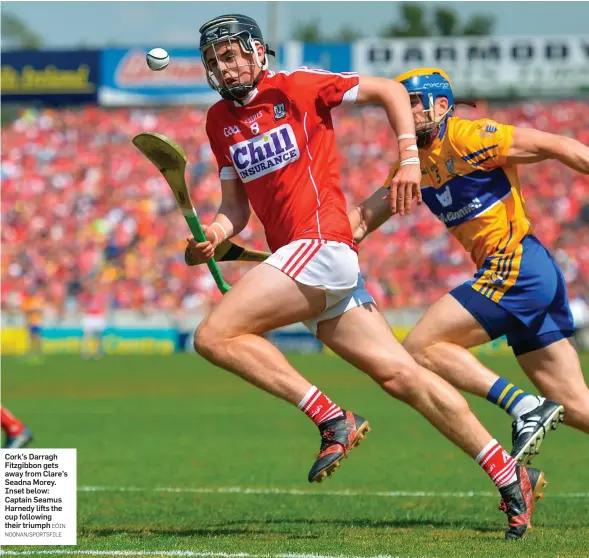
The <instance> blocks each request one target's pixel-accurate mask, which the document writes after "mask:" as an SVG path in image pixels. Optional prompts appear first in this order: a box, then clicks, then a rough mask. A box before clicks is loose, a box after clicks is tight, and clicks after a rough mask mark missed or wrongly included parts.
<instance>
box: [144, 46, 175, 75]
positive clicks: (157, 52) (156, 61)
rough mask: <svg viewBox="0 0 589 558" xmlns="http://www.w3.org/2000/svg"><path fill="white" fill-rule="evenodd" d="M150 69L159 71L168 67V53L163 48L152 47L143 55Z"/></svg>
mask: <svg viewBox="0 0 589 558" xmlns="http://www.w3.org/2000/svg"><path fill="white" fill-rule="evenodd" d="M145 59H146V61H147V65H148V66H149V69H150V70H153V71H154V72H159V71H161V70H164V69H165V68H167V67H168V64H169V63H170V55H169V54H168V52H167V51H166V50H165V49H163V48H152V49H151V50H150V51H149V52H148V53H147V56H146V57H145Z"/></svg>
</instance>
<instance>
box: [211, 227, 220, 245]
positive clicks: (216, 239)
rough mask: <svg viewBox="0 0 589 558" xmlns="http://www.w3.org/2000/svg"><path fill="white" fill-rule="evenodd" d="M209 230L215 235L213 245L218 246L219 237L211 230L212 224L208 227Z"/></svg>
mask: <svg viewBox="0 0 589 558" xmlns="http://www.w3.org/2000/svg"><path fill="white" fill-rule="evenodd" d="M210 229H211V232H212V233H213V234H214V235H215V246H219V237H218V236H217V233H216V232H215V231H214V230H213V228H212V226H211V227H210Z"/></svg>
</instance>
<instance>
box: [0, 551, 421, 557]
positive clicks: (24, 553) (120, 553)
mask: <svg viewBox="0 0 589 558" xmlns="http://www.w3.org/2000/svg"><path fill="white" fill-rule="evenodd" d="M40 555H45V556H72V555H74V556H186V557H189V558H214V557H219V558H410V557H409V556H391V555H390V554H379V555H377V556H350V555H345V554H338V555H331V556H326V555H322V554H250V553H249V552H239V553H235V554H229V553H227V552H198V551H195V550H59V549H56V550H22V551H19V550H0V556H40ZM416 558H417V557H416ZM419 558H426V557H425V556H422V557H419Z"/></svg>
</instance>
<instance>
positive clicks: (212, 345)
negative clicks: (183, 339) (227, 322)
mask: <svg viewBox="0 0 589 558" xmlns="http://www.w3.org/2000/svg"><path fill="white" fill-rule="evenodd" d="M193 342H194V350H195V351H196V352H197V354H199V355H200V356H201V357H203V358H206V359H207V360H209V361H212V360H214V359H215V357H216V355H217V353H218V352H219V349H220V347H221V346H222V344H223V334H222V332H221V331H217V328H215V327H214V326H213V325H212V324H211V323H210V322H209V321H208V320H204V321H203V322H201V323H200V325H199V326H198V328H197V329H196V331H195V332H194V340H193Z"/></svg>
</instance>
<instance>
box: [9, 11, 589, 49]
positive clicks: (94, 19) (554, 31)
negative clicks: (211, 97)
mask: <svg viewBox="0 0 589 558" xmlns="http://www.w3.org/2000/svg"><path fill="white" fill-rule="evenodd" d="M269 4H270V2H223V1H220V0H216V1H214V2H172V1H168V2H146V1H140V2H126V1H114V2H10V1H3V2H2V9H3V10H7V11H11V12H13V13H14V14H16V15H17V16H19V17H20V18H22V19H23V20H24V21H25V22H26V23H27V24H28V25H29V26H30V28H31V29H32V30H34V31H35V32H37V33H38V34H39V35H41V37H42V38H43V41H44V44H45V45H46V46H48V47H76V46H81V45H85V46H88V47H90V46H92V47H102V46H106V45H121V46H128V45H134V44H137V45H160V44H161V45H166V44H177V45H193V44H195V43H196V42H197V41H198V28H199V27H200V25H201V24H202V23H204V22H205V21H207V20H208V19H211V18H213V17H215V16H217V15H220V14H222V13H235V12H240V13H245V14H247V15H250V16H252V17H254V18H256V19H257V20H258V21H259V23H260V25H261V26H262V29H263V30H264V32H265V34H266V36H267V38H270V37H271V36H272V31H274V33H277V34H278V35H281V36H283V37H284V38H285V39H289V38H290V36H291V33H292V31H293V30H294V29H295V27H296V25H297V24H298V23H304V22H308V21H313V20H318V21H319V22H320V25H321V27H322V29H323V30H324V32H325V33H326V34H328V35H329V34H332V33H335V32H337V30H338V29H340V28H341V27H343V26H344V25H353V26H357V27H358V28H359V29H360V31H361V32H362V33H364V34H365V35H366V36H369V35H371V34H376V32H378V30H380V29H381V28H382V27H383V26H384V25H385V24H386V23H390V22H391V21H393V20H394V19H395V17H396V16H397V14H398V3H397V2H277V3H276V4H278V6H277V8H275V9H277V10H278V13H279V24H278V28H277V29H273V30H269V29H268V21H269V13H270V10H271V9H270V7H269ZM425 4H427V5H428V6H429V7H435V6H441V5H446V6H449V7H452V8H454V9H456V10H457V11H459V12H460V13H461V14H462V15H463V16H464V17H465V18H467V17H469V16H470V15H472V14H473V13H485V14H495V15H496V18H497V26H496V35H569V34H577V35H587V34H588V32H587V24H588V22H589V2H427V3H425Z"/></svg>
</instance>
